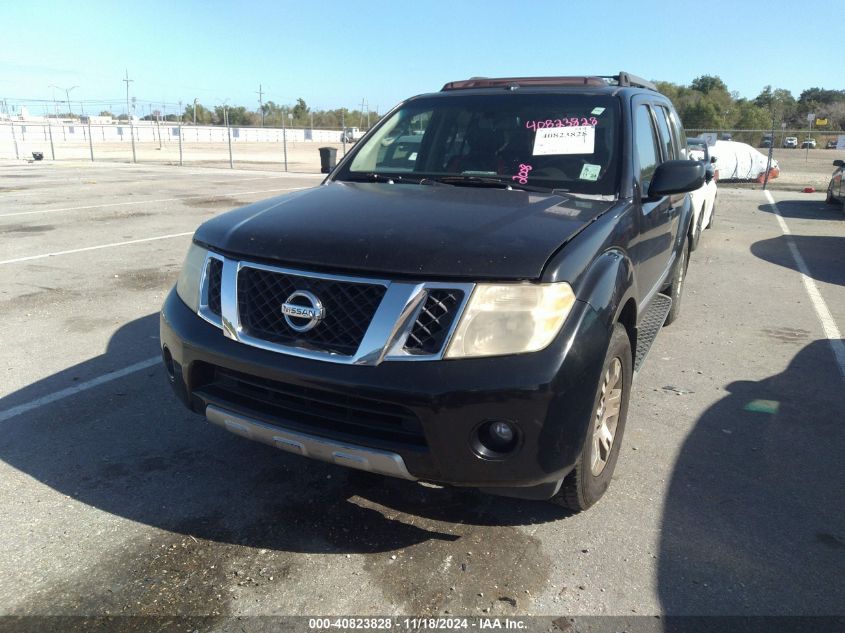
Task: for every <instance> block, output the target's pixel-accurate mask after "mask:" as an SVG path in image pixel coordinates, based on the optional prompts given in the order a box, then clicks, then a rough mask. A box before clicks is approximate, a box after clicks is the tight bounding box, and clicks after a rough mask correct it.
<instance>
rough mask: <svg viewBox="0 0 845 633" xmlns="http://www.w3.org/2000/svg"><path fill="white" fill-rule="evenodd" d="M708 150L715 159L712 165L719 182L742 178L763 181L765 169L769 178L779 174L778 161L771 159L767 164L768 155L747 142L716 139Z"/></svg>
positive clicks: (740, 179) (741, 179)
mask: <svg viewBox="0 0 845 633" xmlns="http://www.w3.org/2000/svg"><path fill="white" fill-rule="evenodd" d="M710 151H711V152H712V153H713V154H712V155H713V157H714V158H715V160H716V162H715V163H714V165H713V166H714V168H715V169H716V172H717V173H718V179H719V181H720V182H724V181H743V180H756V181H757V182H763V180H764V179H765V177H766V171H767V170H768V174H769V179H772V178H777V177H778V176H779V175H780V167H779V165H778V162H777V161H776V160H774V159H772V161H771V164H769V157H768V156H767V155H766V154H763V153H762V152H760V151H758V150H757V149H756V148H754V147H751V145H749V144H748V143H740V142H739V141H716V144H715V145H713V146H711V147H710Z"/></svg>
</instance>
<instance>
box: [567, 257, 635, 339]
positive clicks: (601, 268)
mask: <svg viewBox="0 0 845 633" xmlns="http://www.w3.org/2000/svg"><path fill="white" fill-rule="evenodd" d="M576 296H577V297H578V299H580V300H581V301H584V302H586V303H589V304H590V305H591V306H592V307H593V309H594V310H595V311H596V312H597V313H598V315H599V318H600V319H601V321H602V322H603V323H604V324H605V325H606V327H607V328H608V329H610V328H611V327H613V324H614V323H616V322H617V321H619V320H620V315H621V312H622V310H623V309H624V308H625V306H626V305H627V304H628V302H629V300H633V305H634V314H633V316H634V321H633V323H631V324H630V325H634V324H636V297H637V281H636V277H635V276H634V264H633V262H632V261H631V258H630V257H628V255H627V253H625V252H624V251H623V250H621V249H619V248H613V249H610V250H607V251H605V252H604V253H602V254H601V255H599V256H598V257H597V258H596V259H595V260H594V261H593V263H592V264H591V265H590V268H589V270H588V271H587V273H586V274H585V275H584V277H583V279H582V280H581V283H580V284H579V287H578V289H577V290H576Z"/></svg>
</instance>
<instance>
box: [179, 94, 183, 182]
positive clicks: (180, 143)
mask: <svg viewBox="0 0 845 633" xmlns="http://www.w3.org/2000/svg"><path fill="white" fill-rule="evenodd" d="M182 113H183V111H182V102H181V101H179V167H181V166H182Z"/></svg>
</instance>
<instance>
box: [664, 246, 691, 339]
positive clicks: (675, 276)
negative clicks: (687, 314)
mask: <svg viewBox="0 0 845 633" xmlns="http://www.w3.org/2000/svg"><path fill="white" fill-rule="evenodd" d="M688 266H689V241H688V240H684V247H683V248H682V249H681V253H680V257H679V258H678V261H677V262H676V263H675V270H674V271H673V272H672V285H671V286H670V287H669V296H670V297H672V307H671V308H670V309H669V314H667V315H666V320H665V321H664V322H663V325H664V326H667V325H670V324H671V323H674V321H675V320H676V319H677V318H678V317H679V316H680V315H681V299H683V297H684V282H685V281H686V279H687V267H688Z"/></svg>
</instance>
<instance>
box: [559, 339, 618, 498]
mask: <svg viewBox="0 0 845 633" xmlns="http://www.w3.org/2000/svg"><path fill="white" fill-rule="evenodd" d="M631 368H632V360H631V341H630V339H629V338H628V332H627V330H626V329H625V327H624V326H623V325H622V324H621V323H617V324H615V325H614V326H613V332H612V334H611V336H610V344H609V345H608V347H607V353H606V354H605V357H604V363H603V364H602V370H601V374H600V376H599V384H598V385H597V387H596V396H595V399H594V401H593V415H592V418H591V419H590V421H589V427H588V429H587V436H586V438H585V439H584V448H583V449H582V450H581V455H580V456H579V457H578V461H577V462H576V463H575V468H573V469H572V472H570V473H569V474H568V475H567V476H566V478H565V479H564V480H563V484H562V485H561V488H560V491H559V492H558V493H557V494H556V495H555V496H554V497H552V498H551V499H550V501H551V502H552V503H554V504H556V505H559V506H563V507H564V508H567V509H569V510H572V511H573V512H581V511H582V510H586V509H587V508H589V507H590V506H592V505H593V504H594V503H595V502H596V501H598V500H599V499H600V498H601V497H602V495H603V494H604V493H605V491H606V490H607V487H608V486H609V485H610V480H611V478H612V477H613V471H614V469H615V468H616V462H617V461H618V459H619V446H620V445H621V443H622V434H623V433H624V431H625V419H626V418H627V416H628V399H629V397H630V392H631V378H632V376H633V372H632V369H631Z"/></svg>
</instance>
